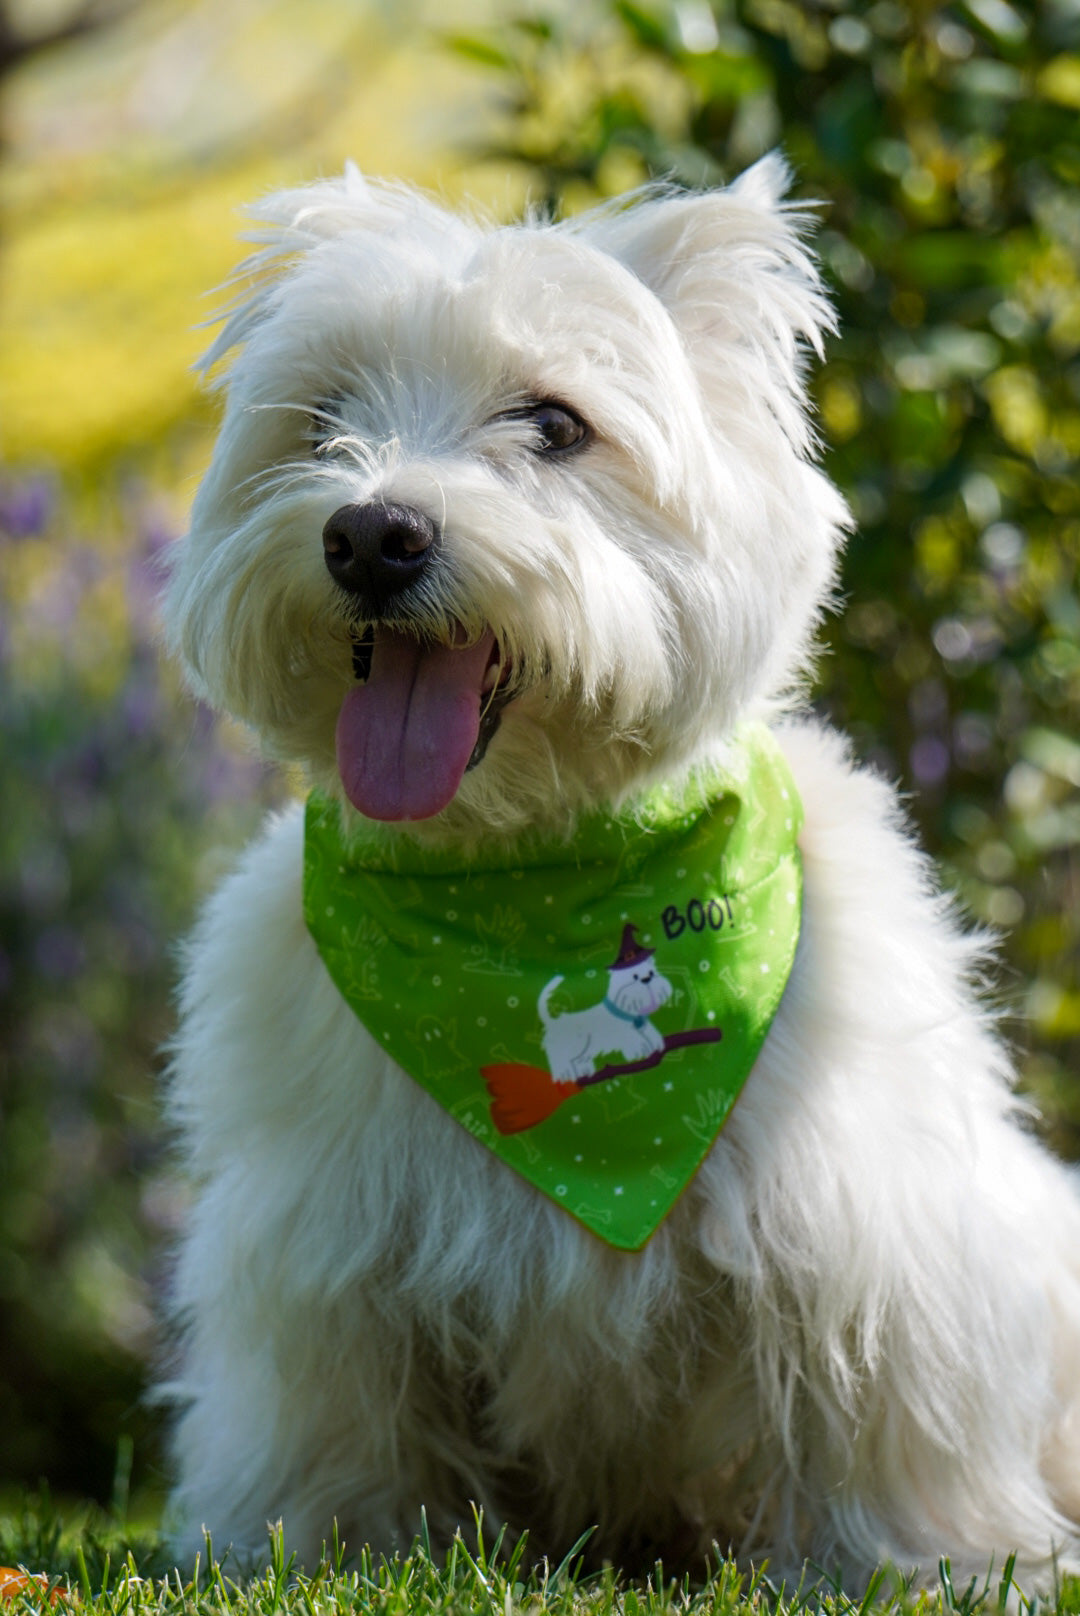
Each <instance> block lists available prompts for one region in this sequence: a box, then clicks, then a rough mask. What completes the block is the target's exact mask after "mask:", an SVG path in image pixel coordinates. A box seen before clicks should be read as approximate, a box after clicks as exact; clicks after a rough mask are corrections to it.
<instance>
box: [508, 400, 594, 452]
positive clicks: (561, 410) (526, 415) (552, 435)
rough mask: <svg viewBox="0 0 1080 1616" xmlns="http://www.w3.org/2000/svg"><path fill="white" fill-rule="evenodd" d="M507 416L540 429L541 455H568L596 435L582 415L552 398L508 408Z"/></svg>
mask: <svg viewBox="0 0 1080 1616" xmlns="http://www.w3.org/2000/svg"><path fill="white" fill-rule="evenodd" d="M507 418H509V419H510V420H513V421H527V422H528V423H529V425H530V426H532V427H534V428H535V429H536V438H537V441H536V443H535V445H534V448H535V451H536V453H537V454H542V455H552V454H565V453H566V452H567V450H569V449H577V448H580V447H581V445H582V444H584V443H587V442H588V441H589V438H590V437H591V436H592V434H591V432H590V431H589V428H588V427H587V426H586V425H585V422H584V421H583V420H582V419H581V417H580V415H575V413H574V411H573V410H571V409H568V408H567V406H566V405H565V404H554V403H552V402H550V401H542V402H541V403H539V404H524V405H522V407H521V408H520V409H517V410H510V411H508V412H507Z"/></svg>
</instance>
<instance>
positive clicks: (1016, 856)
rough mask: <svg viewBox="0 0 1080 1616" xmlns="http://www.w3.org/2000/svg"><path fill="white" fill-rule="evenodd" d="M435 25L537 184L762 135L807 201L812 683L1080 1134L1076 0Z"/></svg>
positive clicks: (560, 203) (1024, 1049)
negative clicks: (819, 605) (468, 66)
mask: <svg viewBox="0 0 1080 1616" xmlns="http://www.w3.org/2000/svg"><path fill="white" fill-rule="evenodd" d="M451 43H452V45H453V46H454V48H455V49H457V50H458V51H460V52H462V53H464V54H466V55H468V56H470V57H471V58H473V59H474V60H478V61H482V62H486V63H487V65H488V66H489V67H490V68H491V69H492V70H493V73H494V75H495V78H496V83H497V84H498V87H499V89H500V91H501V94H502V100H503V117H504V122H503V126H502V133H501V137H500V139H499V140H498V141H496V143H495V145H494V148H493V150H492V151H490V152H489V153H487V154H486V155H488V156H496V155H497V156H500V157H501V158H503V160H505V161H508V162H513V163H515V164H519V165H524V166H525V168H526V169H527V171H528V172H529V173H530V175H531V176H532V178H533V183H534V191H538V192H539V194H540V197H541V199H542V200H543V201H544V202H546V203H547V205H549V206H551V207H554V208H556V209H558V208H560V207H561V208H564V209H570V210H574V209H576V208H578V207H580V206H583V205H585V204H587V203H589V202H591V201H594V200H596V198H597V197H599V196H605V195H610V194H612V193H614V192H617V191H620V190H622V189H623V188H625V186H626V185H627V184H632V183H634V182H636V181H640V180H644V179H647V178H654V177H666V178H671V179H674V180H677V181H680V182H685V183H690V184H701V183H710V182H715V181H718V180H723V179H726V178H730V177H731V176H732V175H733V174H734V173H736V172H738V171H739V170H740V169H741V168H742V167H744V166H745V165H746V164H747V163H749V162H750V161H752V160H753V159H754V158H755V157H757V156H759V155H761V154H762V153H763V152H764V151H766V150H768V149H770V148H771V147H773V146H775V145H779V146H780V147H781V148H782V149H783V150H784V151H785V152H786V153H787V155H788V157H789V158H790V160H791V162H792V164H793V165H794V170H795V184H794V191H793V194H794V195H795V196H797V197H800V198H812V199H815V200H818V201H819V202H820V204H821V206H820V209H819V215H820V219H821V230H820V233H819V236H818V246H819V249H820V252H821V256H822V262H823V267H824V270H825V274H826V277H827V279H828V282H829V284H830V286H831V289H832V292H833V295H834V298H835V301H836V305H837V309H838V312H839V317H840V334H839V337H838V338H837V339H835V340H834V341H832V342H831V343H830V345H829V350H828V359H827V363H826V364H825V366H824V367H823V368H822V369H821V370H820V371H819V372H818V373H817V374H816V375H815V377H814V381H813V390H814V395H815V402H816V404H817V407H818V413H819V418H820V424H821V432H822V436H823V438H824V440H825V444H826V454H825V460H826V465H827V467H828V470H829V472H830V474H831V475H832V477H833V478H834V479H835V480H836V482H837V483H838V484H839V485H840V487H841V488H842V489H843V490H844V492H845V494H846V495H847V497H848V499H849V500H850V502H851V505H852V508H853V510H854V513H855V515H856V518H857V520H858V531H857V533H856V535H855V537H854V538H853V539H852V541H851V543H850V546H849V549H848V554H847V559H846V563H845V566H844V571H843V577H842V592H843V600H842V612H841V614H840V615H838V616H837V617H835V618H834V619H833V620H832V621H831V623H830V626H829V627H828V629H827V633H826V651H827V654H826V656H825V657H824V658H823V660H822V663H821V668H820V677H819V683H818V687H817V697H818V700H819V702H820V704H821V705H822V707H823V708H824V709H825V710H826V711H827V712H828V713H829V715H830V716H831V717H833V718H834V719H835V720H836V722H838V723H839V724H840V725H842V726H843V727H844V728H846V729H847V730H848V731H849V732H850V733H851V734H852V736H853V737H854V740H855V744H856V748H857V751H858V752H859V754H860V755H861V756H863V757H864V758H866V759H868V760H869V761H870V762H872V763H873V764H875V765H876V766H877V767H879V768H880V769H882V770H883V771H884V772H885V773H886V774H888V775H889V776H890V777H893V778H896V779H898V780H899V781H900V782H901V784H902V785H903V787H904V788H905V789H906V791H907V792H908V793H909V797H908V801H909V806H910V812H911V814H912V816H913V818H914V819H915V820H916V821H917V823H918V827H919V830H920V832H921V835H922V837H923V839H924V841H925V843H926V845H927V846H928V847H929V848H930V850H931V851H932V852H933V853H934V854H936V855H937V856H938V857H939V858H940V859H941V860H942V862H943V865H944V869H945V875H946V880H947V881H948V882H949V883H950V884H951V885H952V886H953V887H955V888H956V889H957V890H958V891H959V892H960V893H961V895H962V897H963V898H964V900H965V901H966V903H967V905H968V906H969V908H970V909H971V910H972V911H973V912H974V914H975V915H976V916H977V917H978V918H979V919H981V920H983V921H985V922H988V923H989V924H991V925H993V926H996V927H1000V928H1002V930H1003V931H1004V932H1005V934H1006V938H1005V943H1004V969H1003V972H1002V980H1001V983H1000V984H999V986H1000V988H1001V991H1002V994H1003V998H1004V1001H1005V1004H1006V1005H1007V1006H1008V1008H1009V1009H1010V1010H1011V1011H1013V1012H1015V1016H1014V1018H1013V1019H1011V1020H1010V1022H1009V1023H1008V1030H1009V1032H1010V1034H1011V1036H1012V1037H1013V1038H1014V1040H1015V1041H1016V1042H1017V1044H1018V1047H1019V1051H1020V1059H1021V1066H1022V1072H1023V1078H1024V1081H1025V1083H1026V1084H1027V1086H1028V1087H1029V1088H1030V1089H1031V1090H1033V1091H1034V1092H1035V1093H1036V1094H1037V1095H1038V1098H1039V1100H1040V1102H1041V1104H1042V1106H1043V1109H1044V1112H1045V1115H1046V1120H1047V1127H1048V1129H1049V1131H1050V1133H1051V1134H1052V1136H1053V1138H1054V1140H1055V1143H1056V1144H1057V1145H1058V1146H1059V1147H1061V1148H1063V1149H1065V1150H1066V1151H1067V1152H1068V1153H1070V1154H1072V1155H1077V1154H1080V970H1078V965H1080V958H1078V939H1080V856H1078V853H1080V795H1078V788H1080V600H1078V597H1077V560H1078V557H1080V477H1078V471H1080V467H1078V459H1080V188H1078V182H1080V3H1078V0H1049V3H1044V4H1042V5H1039V6H1038V7H1034V6H1030V5H1022V4H1019V3H1013V0H963V3H957V4H946V5H942V4H939V3H936V0H915V3H909V4H906V5H901V4H898V3H896V0H875V3H873V4H871V5H865V4H861V3H859V4H852V3H849V0H825V3H809V4H806V3H804V4H796V3H794V0H727V3H725V0H716V3H714V4H711V5H710V4H708V3H707V0H664V3H657V4H649V3H642V0H614V3H607V4H605V5H603V6H601V7H600V9H599V10H595V9H594V10H589V9H587V8H582V9H581V10H579V11H576V12H568V11H565V10H557V9H555V8H552V9H551V11H550V12H547V13H545V12H536V11H534V12H532V13H530V14H528V15H522V16H521V17H519V19H518V20H516V21H513V22H510V23H508V24H506V25H504V26H502V27H500V28H498V29H496V30H494V31H491V32H488V33H486V34H482V35H475V36H468V37H464V36H460V35H459V36H456V37H455V38H453V40H452V41H451Z"/></svg>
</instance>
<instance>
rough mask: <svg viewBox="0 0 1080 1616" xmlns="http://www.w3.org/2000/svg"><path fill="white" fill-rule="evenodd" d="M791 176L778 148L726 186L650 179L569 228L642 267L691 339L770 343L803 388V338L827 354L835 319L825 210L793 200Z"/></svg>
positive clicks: (788, 375) (695, 343)
mask: <svg viewBox="0 0 1080 1616" xmlns="http://www.w3.org/2000/svg"><path fill="white" fill-rule="evenodd" d="M790 180H791V175H790V171H789V169H788V166H787V164H786V162H785V161H784V159H783V158H782V157H781V156H780V155H779V154H778V153H776V152H772V153H770V154H769V155H768V156H767V157H763V158H761V160H760V161H759V162H757V163H755V164H754V166H753V167H752V168H749V169H747V170H746V172H745V173H744V174H742V175H740V177H739V178H738V179H737V180H735V181H734V182H733V183H732V184H731V185H728V186H726V187H724V188H723V189H722V190H714V191H697V192H686V191H676V190H674V189H671V188H660V189H657V188H654V187H647V188H645V189H644V190H643V191H642V192H640V193H638V197H637V199H636V200H635V199H631V201H630V204H629V206H623V207H616V208H603V209H598V210H597V211H596V212H594V213H592V214H589V215H585V217H584V218H583V219H581V220H580V223H579V222H578V221H577V220H572V221H570V226H569V228H570V229H571V230H574V229H575V226H577V231H575V233H580V234H581V236H582V237H583V238H584V239H585V240H586V241H589V242H590V243H591V244H592V245H594V246H596V247H599V248H601V249H602V250H603V251H605V252H608V253H610V254H611V255H612V257H614V258H617V259H618V260H619V262H620V263H622V264H624V265H625V266H626V268H628V269H630V270H632V271H633V273H634V274H635V275H636V276H637V277H638V279H639V280H641V281H643V282H644V283H645V285H646V286H648V287H649V288H650V290H651V291H652V292H654V293H655V295H656V296H657V297H658V298H659V299H660V301H661V302H662V303H663V304H664V306H665V307H666V308H667V310H668V312H669V313H670V315H671V317H672V319H673V320H674V321H675V323H676V325H677V326H678V327H679V329H680V331H681V332H682V333H683V335H684V337H685V338H687V339H692V340H691V342H690V346H691V348H696V347H699V345H700V344H702V343H704V345H705V346H706V347H711V346H713V345H715V344H717V343H723V344H725V345H727V346H728V347H729V349H730V345H732V344H734V345H735V346H736V347H740V348H743V349H745V348H746V347H751V348H753V349H755V350H756V351H758V352H759V353H760V352H761V351H762V349H763V347H764V348H765V349H768V350H770V356H771V359H772V362H773V365H774V367H775V366H776V365H779V366H780V368H781V370H782V371H783V372H785V376H784V380H785V381H787V382H788V383H789V385H792V386H793V387H794V388H795V389H796V390H798V388H799V385H800V384H799V378H798V374H797V372H798V364H797V352H798V345H799V342H800V341H802V342H806V343H808V344H809V345H810V346H811V347H812V348H813V349H814V350H815V351H816V352H817V353H818V354H819V355H820V353H821V352H822V344H823V338H824V335H825V333H827V332H829V331H832V330H833V329H834V326H835V322H834V318H833V312H832V308H831V306H830V304H829V301H828V298H827V297H826V295H825V292H824V290H823V287H822V283H821V277H820V275H819V274H818V269H817V265H816V263H815V260H814V257H813V255H812V253H811V252H810V251H809V249H808V248H807V245H806V238H807V236H808V234H809V233H810V232H811V231H812V229H813V228H814V226H815V224H816V219H815V217H814V214H813V212H812V211H811V210H810V209H808V208H807V207H806V206H805V205H803V204H799V203H794V202H789V201H785V200H784V198H785V193H786V191H787V189H788V186H789V184H790Z"/></svg>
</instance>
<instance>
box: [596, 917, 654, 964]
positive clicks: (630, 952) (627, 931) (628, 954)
mask: <svg viewBox="0 0 1080 1616" xmlns="http://www.w3.org/2000/svg"><path fill="white" fill-rule="evenodd" d="M655 953H656V950H655V948H646V947H645V946H644V944H642V943H639V942H638V940H637V927H636V926H633V925H631V924H630V923H629V922H627V924H626V925H625V926H624V927H623V934H622V942H621V943H620V944H619V957H618V959H617V960H615V961H614V963H613V964H611V965H609V966H608V970H609V971H626V970H629V968H630V967H631V966H632V965H644V963H645V961H646V960H647V959H652V957H653V955H654V954H655Z"/></svg>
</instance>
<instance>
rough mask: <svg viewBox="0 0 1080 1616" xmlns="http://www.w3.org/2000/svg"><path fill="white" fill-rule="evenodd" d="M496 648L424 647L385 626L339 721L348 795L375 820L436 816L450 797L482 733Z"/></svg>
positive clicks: (485, 643)
mask: <svg viewBox="0 0 1080 1616" xmlns="http://www.w3.org/2000/svg"><path fill="white" fill-rule="evenodd" d="M494 645H495V635H494V633H493V632H492V631H491V630H490V629H489V630H488V631H487V633H486V634H485V635H484V636H483V638H482V639H481V640H480V641H479V642H478V643H477V644H476V645H469V646H464V647H462V648H461V649H459V648H458V647H457V646H453V645H421V644H420V643H419V642H418V641H417V640H414V639H412V638H411V637H410V636H409V635H407V634H402V633H400V632H399V631H398V630H396V629H385V628H382V629H378V630H376V634H375V648H374V650H373V652H372V657H371V676H370V678H369V679H368V682H367V684H365V685H357V686H356V687H355V689H353V690H350V691H349V693H348V695H347V696H346V697H345V700H344V701H343V702H342V704H341V712H340V713H339V714H338V721H337V765H338V771H339V772H340V774H341V780H342V784H343V785H344V787H345V791H346V795H347V796H348V798H349V801H350V802H351V803H352V805H353V807H354V808H359V810H360V812H361V813H362V814H366V815H367V817H368V818H369V819H429V818H430V817H431V815H432V814H437V813H438V812H439V811H440V809H442V808H445V807H446V805H447V803H448V802H449V801H450V800H451V798H452V797H453V795H454V793H455V792H456V791H457V788H458V786H459V785H460V784H461V777H462V775H463V774H464V773H465V768H466V765H467V764H468V761H469V759H470V757H471V756H472V753H473V748H474V747H475V745H476V739H477V735H478V734H479V731H480V705H481V701H482V699H483V698H482V694H481V688H480V687H481V685H482V684H483V682H484V675H485V673H486V672H487V667H488V663H489V662H490V661H491V653H492V650H493V649H494Z"/></svg>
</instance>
